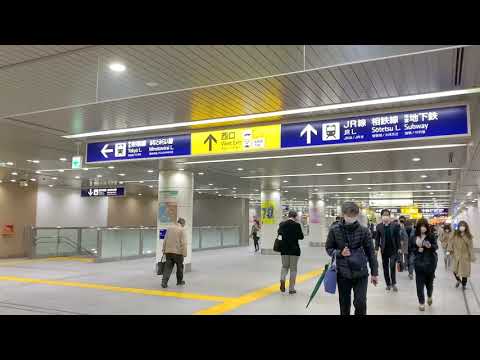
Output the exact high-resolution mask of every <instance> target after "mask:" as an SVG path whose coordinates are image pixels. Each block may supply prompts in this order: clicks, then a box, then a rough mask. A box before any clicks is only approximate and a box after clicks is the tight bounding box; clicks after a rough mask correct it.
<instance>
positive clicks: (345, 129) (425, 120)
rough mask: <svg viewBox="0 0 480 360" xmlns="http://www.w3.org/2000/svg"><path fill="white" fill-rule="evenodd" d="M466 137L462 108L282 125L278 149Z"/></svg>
mask: <svg viewBox="0 0 480 360" xmlns="http://www.w3.org/2000/svg"><path fill="white" fill-rule="evenodd" d="M461 135H470V127H469V122H468V110H467V106H466V105H461V106H452V107H442V108H434V109H427V110H412V111H403V112H394V113H386V114H377V115H368V116H355V117H348V118H344V119H342V118H339V119H333V120H322V121H310V122H302V123H294V124H282V148H293V147H305V146H323V145H335V144H352V143H363V142H373V141H385V140H404V139H423V138H432V137H446V136H461Z"/></svg>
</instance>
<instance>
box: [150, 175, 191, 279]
mask: <svg viewBox="0 0 480 360" xmlns="http://www.w3.org/2000/svg"><path fill="white" fill-rule="evenodd" d="M180 217H181V218H183V219H185V222H186V224H185V232H186V235H187V257H186V258H185V259H184V264H185V271H190V270H191V262H192V223H193V173H192V172H190V171H178V170H160V172H159V174H158V217H157V261H160V257H161V248H162V245H163V240H160V230H162V229H165V228H166V227H167V226H168V225H171V224H173V223H175V222H176V221H177V220H178V218H180Z"/></svg>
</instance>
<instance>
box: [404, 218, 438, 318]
mask: <svg viewBox="0 0 480 360" xmlns="http://www.w3.org/2000/svg"><path fill="white" fill-rule="evenodd" d="M410 239H411V240H410V243H409V247H410V252H412V253H414V254H415V260H414V261H415V262H414V264H415V280H416V285H417V297H418V303H419V309H420V311H425V288H427V297H428V300H427V302H428V305H429V306H431V305H432V303H433V279H435V270H436V268H437V260H438V258H437V249H438V245H437V239H436V238H435V236H434V235H433V234H432V231H431V227H430V226H429V224H428V221H427V220H426V219H423V218H422V219H419V220H418V222H417V226H416V228H415V235H414V236H413V237H411V238H410Z"/></svg>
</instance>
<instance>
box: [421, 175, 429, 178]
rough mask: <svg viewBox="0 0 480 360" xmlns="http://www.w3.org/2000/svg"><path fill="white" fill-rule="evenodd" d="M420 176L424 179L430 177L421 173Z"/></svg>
mask: <svg viewBox="0 0 480 360" xmlns="http://www.w3.org/2000/svg"><path fill="white" fill-rule="evenodd" d="M420 177H421V178H422V179H425V178H427V177H428V175H420Z"/></svg>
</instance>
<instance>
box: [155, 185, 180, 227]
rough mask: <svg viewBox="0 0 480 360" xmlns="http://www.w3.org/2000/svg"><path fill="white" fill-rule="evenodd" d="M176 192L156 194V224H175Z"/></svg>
mask: <svg viewBox="0 0 480 360" xmlns="http://www.w3.org/2000/svg"><path fill="white" fill-rule="evenodd" d="M177 197H178V191H159V192H158V223H159V224H175V222H176V221H177Z"/></svg>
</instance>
